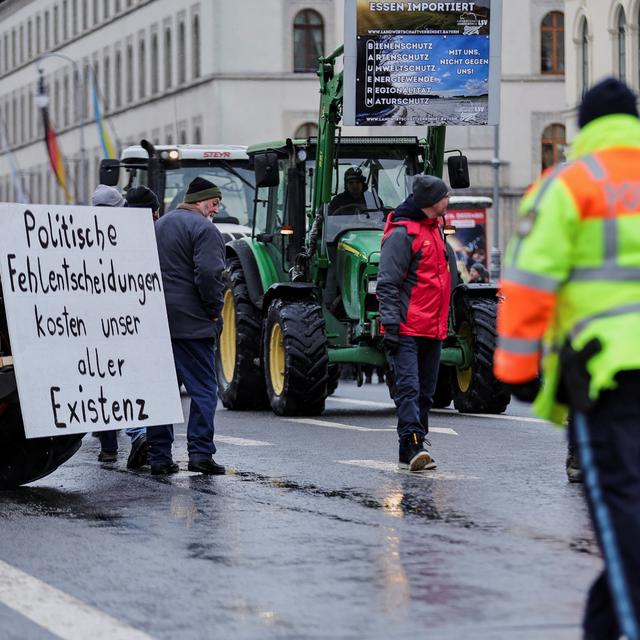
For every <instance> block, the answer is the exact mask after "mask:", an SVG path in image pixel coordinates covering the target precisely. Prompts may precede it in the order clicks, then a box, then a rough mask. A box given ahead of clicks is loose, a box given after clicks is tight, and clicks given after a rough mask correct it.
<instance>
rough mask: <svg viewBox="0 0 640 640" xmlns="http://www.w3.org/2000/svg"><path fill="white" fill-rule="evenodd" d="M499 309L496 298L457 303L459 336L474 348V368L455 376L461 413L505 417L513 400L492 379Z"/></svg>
mask: <svg viewBox="0 0 640 640" xmlns="http://www.w3.org/2000/svg"><path fill="white" fill-rule="evenodd" d="M497 308H498V302H497V300H496V299H495V298H480V297H471V296H469V297H466V296H464V295H463V296H460V297H459V298H458V300H457V302H456V309H455V318H456V327H455V330H456V333H457V334H458V335H460V336H462V337H465V338H466V339H467V340H468V341H469V342H470V344H471V348H472V360H471V366H470V367H469V368H468V369H456V371H455V373H454V374H453V376H452V379H453V380H452V382H453V384H452V389H453V404H454V406H455V408H456V409H457V410H458V411H460V412H463V413H503V412H504V410H505V409H506V408H507V405H508V404H509V402H510V400H511V396H510V394H509V392H508V391H507V390H506V388H505V387H504V385H503V384H502V383H501V382H499V381H498V380H496V378H495V377H494V375H493V352H494V351H495V348H496V315H497Z"/></svg>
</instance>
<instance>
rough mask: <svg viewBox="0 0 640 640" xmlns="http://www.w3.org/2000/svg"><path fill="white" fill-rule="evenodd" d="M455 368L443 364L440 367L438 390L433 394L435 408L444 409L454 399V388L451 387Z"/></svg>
mask: <svg viewBox="0 0 640 640" xmlns="http://www.w3.org/2000/svg"><path fill="white" fill-rule="evenodd" d="M453 371H454V370H453V368H452V367H447V366H445V365H443V364H441V365H440V368H439V369H438V382H437V383H436V390H435V392H434V394H433V407H434V409H444V408H445V407H448V406H449V405H450V404H451V401H452V400H453V390H452V389H451V384H452V377H453Z"/></svg>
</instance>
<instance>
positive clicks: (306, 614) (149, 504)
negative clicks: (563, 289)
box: [0, 383, 600, 640]
mask: <svg viewBox="0 0 640 640" xmlns="http://www.w3.org/2000/svg"><path fill="white" fill-rule="evenodd" d="M184 402H185V409H186V407H187V402H188V400H187V399H186V398H184ZM389 403H390V401H389V398H388V395H387V392H386V387H385V386H384V385H377V384H373V385H366V386H365V387H363V388H361V389H358V388H356V387H355V385H353V384H351V383H341V385H340V387H339V389H338V391H337V393H336V395H335V396H333V398H331V399H329V401H328V402H327V411H326V412H325V413H324V414H323V415H322V416H321V417H319V418H317V419H315V420H317V421H319V422H314V420H313V419H302V422H299V421H291V420H285V419H282V418H277V417H275V416H273V415H272V414H271V413H267V412H262V413H232V412H228V411H225V410H220V411H219V413H218V417H217V425H216V432H217V435H218V436H219V440H218V454H217V455H216V460H217V461H218V462H221V463H224V464H226V465H228V471H229V473H228V475H226V476H224V477H215V478H206V477H202V476H199V475H196V474H191V473H189V472H187V471H186V459H187V458H186V439H185V434H184V428H183V427H182V428H179V429H178V430H177V437H176V443H175V445H174V456H175V459H176V460H177V461H178V462H179V463H180V465H181V468H182V469H183V471H181V472H180V473H179V474H178V475H176V476H173V477H170V478H168V479H155V478H152V477H151V476H150V475H149V473H148V471H140V472H135V473H134V472H128V471H127V470H126V468H125V464H126V456H127V453H128V448H129V445H128V441H127V438H126V436H124V434H121V437H120V446H121V451H120V459H119V460H118V462H117V463H115V464H114V465H107V464H100V463H98V462H97V459H96V458H97V453H98V442H97V440H96V439H94V438H91V437H86V438H85V441H84V444H83V447H82V449H81V450H80V452H79V453H78V454H77V455H76V456H75V457H74V458H72V459H71V460H70V461H69V462H68V463H67V464H66V465H64V466H63V467H61V468H60V469H59V470H58V471H57V472H56V473H54V474H53V475H51V476H49V477H47V478H45V479H43V480H41V481H39V482H37V483H35V484H34V485H32V486H30V487H25V488H22V489H19V490H16V491H11V492H5V493H1V494H0V541H1V544H0V638H1V639H2V640H5V639H14V638H15V639H16V640H17V639H20V640H24V639H31V638H33V639H38V640H39V639H44V638H54V637H64V638H92V640H98V639H99V638H103V637H104V638H107V637H108V638H132V639H133V638H148V637H152V638H167V639H168V638H180V639H200V638H238V639H254V638H261V639H262V638H291V639H297V638H354V639H355V638H364V637H368V638H395V637H398V638H399V637H403V636H404V637H407V636H410V637H414V636H415V637H423V638H439V639H443V640H454V639H455V640H458V639H466V638H478V639H480V640H503V639H504V640H506V639H511V638H522V639H525V640H534V639H536V640H537V639H540V640H556V639H558V640H565V639H566V640H570V639H571V640H578V639H579V638H580V637H581V634H580V626H579V621H580V617H581V611H582V604H583V600H584V597H585V594H586V591H587V588H588V586H589V584H590V582H591V580H592V579H593V578H594V577H595V575H596V573H597V571H598V568H599V567H600V558H599V555H598V552H597V549H596V547H595V544H594V540H593V535H592V533H591V530H590V527H589V523H588V519H587V512H586V508H585V505H584V502H583V498H582V488H581V486H579V485H569V484H567V482H566V478H565V474H564V455H565V444H564V433H563V432H561V431H559V430H556V429H554V428H553V427H550V426H548V425H545V424H542V423H540V422H538V421H533V420H532V419H531V418H529V419H527V418H526V416H528V415H529V414H528V412H527V410H526V408H524V407H523V406H522V405H519V406H511V407H510V408H509V410H508V412H507V415H506V417H495V416H492V417H473V416H462V415H459V414H457V413H455V412H453V411H444V412H439V413H436V414H434V416H433V419H432V424H431V426H432V427H435V428H436V429H437V431H436V432H432V434H431V435H430V439H431V442H432V447H431V450H432V452H433V454H434V457H435V458H436V461H437V463H438V469H437V470H435V471H432V472H428V473H423V474H413V475H412V474H409V473H408V472H404V471H398V470H397V468H396V462H397V445H396V436H395V433H394V430H393V426H394V412H393V408H392V407H391V405H390V404H389ZM518 416H521V417H523V419H521V418H520V417H518ZM353 427H356V428H355V429H354V428H353ZM14 571H15V572H16V575H14V574H13V573H11V572H14ZM15 585H18V587H15ZM105 614H106V615H105ZM34 621H35V622H34Z"/></svg>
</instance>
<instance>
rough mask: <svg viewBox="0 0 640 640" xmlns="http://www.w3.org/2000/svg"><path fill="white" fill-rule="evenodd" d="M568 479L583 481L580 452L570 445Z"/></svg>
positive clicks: (570, 480)
mask: <svg viewBox="0 0 640 640" xmlns="http://www.w3.org/2000/svg"><path fill="white" fill-rule="evenodd" d="M566 469H567V480H568V481H569V482H583V478H582V469H581V468H580V460H579V458H578V452H577V451H576V450H575V449H574V448H572V447H569V449H568V450H567V462H566Z"/></svg>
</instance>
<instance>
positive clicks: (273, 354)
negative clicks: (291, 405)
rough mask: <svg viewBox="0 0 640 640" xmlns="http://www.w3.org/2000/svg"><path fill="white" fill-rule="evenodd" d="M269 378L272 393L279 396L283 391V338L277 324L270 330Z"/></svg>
mask: <svg viewBox="0 0 640 640" xmlns="http://www.w3.org/2000/svg"><path fill="white" fill-rule="evenodd" d="M269 377H270V378H271V386H272V387H273V392H274V393H275V394H276V395H277V396H280V395H282V391H283V389H284V336H283V335H282V328H281V327H280V325H279V324H278V323H276V324H274V325H273V327H272V328H271V335H270V336H269Z"/></svg>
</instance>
